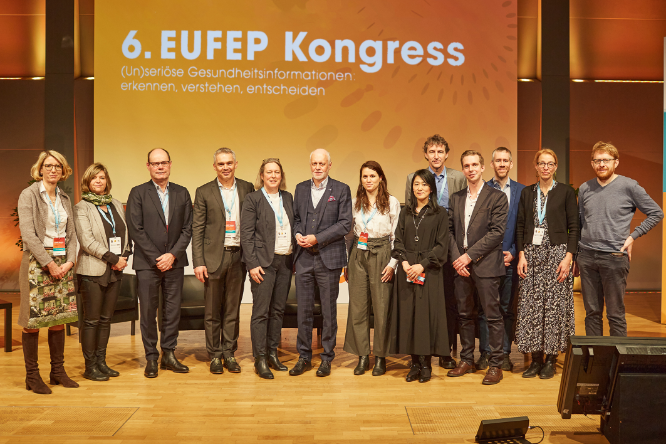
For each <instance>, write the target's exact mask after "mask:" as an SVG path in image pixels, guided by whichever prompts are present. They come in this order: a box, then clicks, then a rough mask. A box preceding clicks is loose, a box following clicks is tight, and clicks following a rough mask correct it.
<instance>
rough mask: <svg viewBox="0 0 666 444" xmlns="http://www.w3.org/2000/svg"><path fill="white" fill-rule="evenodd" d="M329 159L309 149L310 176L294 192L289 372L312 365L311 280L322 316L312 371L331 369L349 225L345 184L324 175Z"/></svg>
mask: <svg viewBox="0 0 666 444" xmlns="http://www.w3.org/2000/svg"><path fill="white" fill-rule="evenodd" d="M331 165H332V163H331V155H330V154H329V153H328V151H326V150H323V149H318V150H315V151H313V152H312V154H310V170H311V171H312V179H311V180H307V181H305V182H301V183H299V184H298V185H297V186H296V193H295V195H294V234H295V237H296V242H297V243H298V245H297V247H296V254H295V257H294V262H295V268H296V298H297V300H298V314H297V319H298V338H297V348H298V353H299V359H298V362H297V363H296V365H295V366H294V368H292V369H291V370H290V371H289V374H290V375H292V376H296V375H301V374H303V372H305V371H307V370H310V369H312V362H311V361H312V322H313V320H314V318H313V315H312V312H313V310H314V294H315V285H316V286H317V287H318V288H319V296H320V299H321V311H322V316H323V317H324V328H323V331H322V345H323V346H324V352H323V353H322V354H321V365H320V366H319V369H318V370H317V376H328V375H330V374H331V361H332V360H333V358H334V357H335V350H334V349H335V340H336V335H337V332H338V323H337V300H338V292H339V289H340V288H339V287H340V274H341V272H342V269H343V268H344V267H345V266H346V265H347V253H346V251H345V239H344V236H345V235H346V234H347V233H349V231H350V230H351V225H352V205H351V191H350V190H349V187H348V186H347V185H345V184H343V183H342V182H338V181H337V180H334V179H331V178H330V177H328V172H329V170H330V168H331Z"/></svg>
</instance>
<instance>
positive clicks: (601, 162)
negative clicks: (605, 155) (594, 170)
mask: <svg viewBox="0 0 666 444" xmlns="http://www.w3.org/2000/svg"><path fill="white" fill-rule="evenodd" d="M613 162H615V159H594V160H593V161H592V163H593V164H594V166H599V165H610V164H611V163H613Z"/></svg>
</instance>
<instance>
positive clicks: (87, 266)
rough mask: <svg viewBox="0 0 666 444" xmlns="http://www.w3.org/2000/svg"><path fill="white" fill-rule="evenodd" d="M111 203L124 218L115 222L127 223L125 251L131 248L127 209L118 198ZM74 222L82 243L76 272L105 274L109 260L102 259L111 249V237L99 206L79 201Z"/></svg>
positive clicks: (89, 274) (75, 208) (75, 209)
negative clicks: (124, 208) (105, 227)
mask: <svg viewBox="0 0 666 444" xmlns="http://www.w3.org/2000/svg"><path fill="white" fill-rule="evenodd" d="M111 204H112V205H113V206H114V207H115V208H116V211H117V212H118V214H119V215H120V217H121V219H122V220H117V221H115V222H116V223H117V224H118V223H122V224H123V225H125V245H123V251H127V250H128V249H129V248H128V245H129V242H128V240H129V232H128V231H127V223H126V222H125V210H123V205H122V204H121V203H120V201H119V200H117V199H113V201H112V202H111ZM74 223H75V224H76V235H77V236H78V237H79V242H80V243H81V248H80V249H79V257H78V259H77V261H76V273H77V274H82V275H84V276H101V275H103V274H104V272H105V271H106V265H107V262H106V261H105V260H103V259H102V256H104V254H105V253H106V252H107V251H109V239H107V237H106V231H105V230H104V223H103V222H102V216H101V215H100V214H99V211H97V206H95V205H93V204H92V203H90V202H87V201H85V200H82V201H81V202H79V203H77V204H76V205H75V206H74Z"/></svg>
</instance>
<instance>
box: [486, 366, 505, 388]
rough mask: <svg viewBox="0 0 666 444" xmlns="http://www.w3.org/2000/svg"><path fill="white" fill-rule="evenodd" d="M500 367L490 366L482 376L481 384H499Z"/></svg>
mask: <svg viewBox="0 0 666 444" xmlns="http://www.w3.org/2000/svg"><path fill="white" fill-rule="evenodd" d="M502 377H503V376H502V369H501V368H499V367H490V368H489V369H488V372H487V373H486V376H485V377H484V378H483V382H482V384H483V385H494V384H499V382H500V381H501V380H502Z"/></svg>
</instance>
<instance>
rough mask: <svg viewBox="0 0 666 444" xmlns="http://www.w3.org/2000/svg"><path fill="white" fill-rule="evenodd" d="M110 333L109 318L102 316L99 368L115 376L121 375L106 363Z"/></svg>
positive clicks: (98, 329)
mask: <svg viewBox="0 0 666 444" xmlns="http://www.w3.org/2000/svg"><path fill="white" fill-rule="evenodd" d="M110 333H111V326H110V325H109V318H108V317H105V316H100V319H99V324H98V326H97V351H96V355H97V368H98V369H99V371H100V372H102V373H104V374H105V375H107V376H110V377H112V378H115V377H117V376H120V373H118V372H117V371H115V370H113V369H111V368H109V366H108V365H106V346H107V345H108V344H109V335H110Z"/></svg>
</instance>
